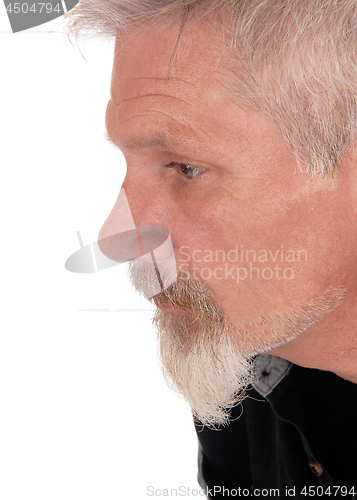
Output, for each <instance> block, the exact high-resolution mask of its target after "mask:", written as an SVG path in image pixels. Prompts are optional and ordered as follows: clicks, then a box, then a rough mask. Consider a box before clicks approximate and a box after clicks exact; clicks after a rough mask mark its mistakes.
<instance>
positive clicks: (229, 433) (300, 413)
mask: <svg viewBox="0 0 357 500" xmlns="http://www.w3.org/2000/svg"><path fill="white" fill-rule="evenodd" d="M255 363H256V370H257V382H256V383H255V384H254V387H250V388H249V390H248V393H247V397H246V399H245V400H244V401H243V402H242V404H240V405H238V406H237V407H235V408H234V409H233V411H232V421H231V422H230V424H229V425H228V426H226V427H219V428H218V430H211V429H208V428H207V427H202V426H200V425H196V431H197V435H198V440H199V475H198V480H199V483H200V485H201V487H202V488H203V489H204V490H205V491H206V494H207V496H208V497H209V498H242V497H246V496H251V497H260V498H263V497H265V498H301V499H307V498H311V497H312V496H315V497H316V498H330V499H333V498H335V499H336V498H338V499H341V498H346V499H349V500H350V499H352V498H356V499H357V454H356V450H357V411H356V410H357V384H353V383H352V382H348V381H345V380H343V379H342V378H340V377H338V376H336V375H334V374H333V373H330V372H324V371H320V370H313V369H309V368H302V367H300V366H297V365H293V364H292V363H289V362H288V361H286V360H284V359H281V358H277V357H274V356H270V355H268V354H260V355H259V356H258V357H257V359H256V360H255Z"/></svg>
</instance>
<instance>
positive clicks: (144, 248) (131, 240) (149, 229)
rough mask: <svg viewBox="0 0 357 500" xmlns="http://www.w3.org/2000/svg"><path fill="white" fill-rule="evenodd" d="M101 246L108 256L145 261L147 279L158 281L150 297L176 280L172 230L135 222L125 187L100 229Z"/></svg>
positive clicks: (124, 260)
mask: <svg viewBox="0 0 357 500" xmlns="http://www.w3.org/2000/svg"><path fill="white" fill-rule="evenodd" d="M98 246H99V248H100V250H101V252H102V253H103V254H104V255H105V256H106V257H108V258H109V259H111V260H114V261H116V262H128V261H130V260H137V261H139V262H140V263H142V264H144V265H145V266H146V272H147V277H148V280H150V281H151V282H152V281H156V286H155V287H154V288H155V290H154V291H155V293H153V289H152V287H151V289H150V294H151V295H150V297H152V296H154V295H156V294H157V293H160V292H161V291H162V289H163V288H167V287H168V286H170V285H171V284H172V283H173V282H174V281H176V278H177V272H176V262H175V257H174V250H173V245H172V241H171V237H170V233H169V231H168V230H167V229H166V228H164V227H162V226H154V225H146V226H136V224H135V221H134V218H133V214H132V211H131V206H130V205H129V202H128V199H127V196H126V192H125V189H124V188H122V189H121V190H120V192H119V195H118V198H117V200H116V203H115V205H114V207H113V209H112V211H111V212H110V214H109V216H108V218H107V219H106V221H105V223H104V224H103V226H102V228H101V230H100V232H99V236H98ZM144 295H145V293H144ZM147 298H149V297H147Z"/></svg>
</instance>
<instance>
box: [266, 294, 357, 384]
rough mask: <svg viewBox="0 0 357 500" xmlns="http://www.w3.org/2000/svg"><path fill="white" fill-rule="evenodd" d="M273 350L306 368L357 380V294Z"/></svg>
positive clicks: (270, 352)
mask: <svg viewBox="0 0 357 500" xmlns="http://www.w3.org/2000/svg"><path fill="white" fill-rule="evenodd" d="M269 354H273V355H274V356H278V357H281V358H284V359H287V360H288V361H291V362H292V363H294V364H297V365H300V366H304V367H306V368H316V369H319V370H324V371H330V372H333V373H335V374H336V375H338V376H339V377H341V378H343V379H345V380H349V381H350V382H353V383H355V384H357V294H354V295H353V296H352V297H346V298H345V299H344V301H343V303H342V304H341V305H340V306H339V307H338V308H337V309H335V310H334V311H332V312H331V313H329V314H327V315H326V316H325V317H324V318H323V319H322V320H321V321H320V322H319V323H317V324H316V325H313V326H312V327H310V328H308V329H307V330H306V331H305V332H304V333H302V334H301V335H300V336H299V337H298V338H297V339H295V340H293V341H291V342H288V343H287V344H284V345H282V346H280V347H277V348H275V349H272V350H271V351H269Z"/></svg>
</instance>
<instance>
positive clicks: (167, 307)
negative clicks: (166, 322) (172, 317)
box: [157, 302, 180, 314]
mask: <svg viewBox="0 0 357 500" xmlns="http://www.w3.org/2000/svg"><path fill="white" fill-rule="evenodd" d="M157 307H158V308H159V309H161V310H162V311H165V312H168V313H172V314H179V313H180V311H179V310H178V309H176V308H175V307H174V306H173V305H172V304H171V303H170V302H163V303H162V304H159V305H158V306H157Z"/></svg>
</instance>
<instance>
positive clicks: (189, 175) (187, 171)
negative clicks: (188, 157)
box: [167, 162, 205, 179]
mask: <svg viewBox="0 0 357 500" xmlns="http://www.w3.org/2000/svg"><path fill="white" fill-rule="evenodd" d="M167 167H169V168H174V169H176V170H178V171H179V172H180V173H181V174H182V175H183V176H184V177H185V178H186V179H193V178H194V177H196V176H197V175H200V174H201V173H202V172H204V171H205V169H204V168H200V167H193V166H192V165H188V164H187V163H175V162H172V163H170V164H169V165H167Z"/></svg>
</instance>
